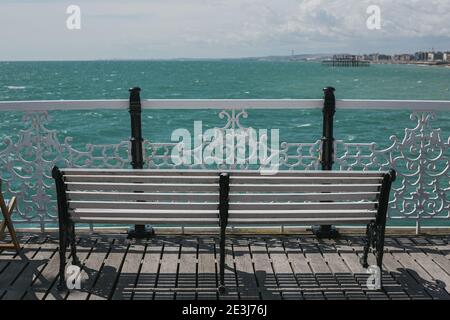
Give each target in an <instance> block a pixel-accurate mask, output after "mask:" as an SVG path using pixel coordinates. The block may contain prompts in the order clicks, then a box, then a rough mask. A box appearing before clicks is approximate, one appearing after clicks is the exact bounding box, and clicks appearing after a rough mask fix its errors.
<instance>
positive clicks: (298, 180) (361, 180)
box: [64, 174, 382, 184]
mask: <svg viewBox="0 0 450 320" xmlns="http://www.w3.org/2000/svg"><path fill="white" fill-rule="evenodd" d="M64 179H65V181H66V182H132V183H136V182H139V183H145V182H147V183H150V182H165V181H166V180H167V182H172V183H178V182H181V183H183V182H186V181H188V182H191V181H192V182H193V183H218V181H219V176H218V175H215V176H213V175H210V176H208V175H204V176H188V175H172V176H161V175H153V174H152V175H148V176H136V175H111V174H108V175H106V174H104V175H87V174H83V175H65V176H64ZM381 180H382V177H381V176H380V177H370V176H369V177H302V176H300V177H291V176H281V177H280V176H252V177H248V176H242V177H240V176H237V177H235V176H232V177H231V178H230V182H231V183H232V184H239V183H245V184H252V183H258V184H267V183H271V184H319V183H325V184H330V183H332V184H337V183H338V184H349V183H357V184H379V183H381Z"/></svg>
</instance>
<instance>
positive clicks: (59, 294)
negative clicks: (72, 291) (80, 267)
mask: <svg viewBox="0 0 450 320" xmlns="http://www.w3.org/2000/svg"><path fill="white" fill-rule="evenodd" d="M56 242H57V240H55V247H56V250H57V251H58V243H56ZM96 242H97V237H92V238H90V237H86V236H84V237H81V238H79V241H77V256H78V259H79V260H80V262H81V263H82V264H84V262H85V260H86V257H87V256H88V255H89V254H90V252H91V251H92V250H93V248H94V246H95V244H96ZM68 262H71V261H70V256H69V260H68ZM58 279H59V252H56V253H55V254H54V255H53V256H52V257H51V259H50V260H49V261H48V263H47V265H46V266H45V268H44V269H43V270H42V272H41V273H40V274H39V276H38V277H37V279H36V280H35V281H34V282H33V284H32V286H31V288H30V289H29V290H28V291H27V293H26V295H25V296H24V298H23V299H24V300H35V299H37V300H44V299H48V300H62V299H65V297H66V295H67V293H68V292H67V291H59V290H58V289H57V288H56V286H57V284H58Z"/></svg>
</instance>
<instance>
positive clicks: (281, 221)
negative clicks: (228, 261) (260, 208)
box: [228, 217, 373, 226]
mask: <svg viewBox="0 0 450 320" xmlns="http://www.w3.org/2000/svg"><path fill="white" fill-rule="evenodd" d="M372 220H373V217H366V218H260V219H256V218H250V219H248V218H234V217H233V218H230V219H229V220H228V223H229V225H230V226H238V225H247V226H252V225H292V226H299V225H302V224H303V225H305V224H306V225H316V224H317V225H322V224H326V225H328V224H345V225H363V224H366V223H368V222H370V221H372Z"/></svg>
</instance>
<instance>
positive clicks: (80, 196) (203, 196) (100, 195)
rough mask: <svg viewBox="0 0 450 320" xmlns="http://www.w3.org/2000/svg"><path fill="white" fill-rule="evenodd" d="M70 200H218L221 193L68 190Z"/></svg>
mask: <svg viewBox="0 0 450 320" xmlns="http://www.w3.org/2000/svg"><path fill="white" fill-rule="evenodd" d="M67 197H68V199H69V200H116V201H119V200H134V201H176V202H183V201H184V202H186V201H195V202H199V201H206V202H217V201H218V199H219V193H135V192H94V191H92V192H85V191H67Z"/></svg>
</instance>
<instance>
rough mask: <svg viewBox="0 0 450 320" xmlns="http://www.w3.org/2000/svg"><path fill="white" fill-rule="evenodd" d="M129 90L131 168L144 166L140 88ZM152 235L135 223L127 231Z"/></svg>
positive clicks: (131, 234) (141, 234) (130, 234)
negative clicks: (132, 227)
mask: <svg viewBox="0 0 450 320" xmlns="http://www.w3.org/2000/svg"><path fill="white" fill-rule="evenodd" d="M129 92H130V109H129V111H130V120H131V139H130V141H131V165H132V166H133V169H137V170H139V169H142V168H143V167H144V156H143V153H142V142H143V139H142V124H141V113H142V107H141V95H140V93H141V88H138V87H135V88H131V89H130V90H129ZM152 235H153V229H152V228H151V227H146V226H145V225H135V226H134V229H130V230H129V231H128V237H129V238H140V239H142V238H148V237H150V236H152Z"/></svg>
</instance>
